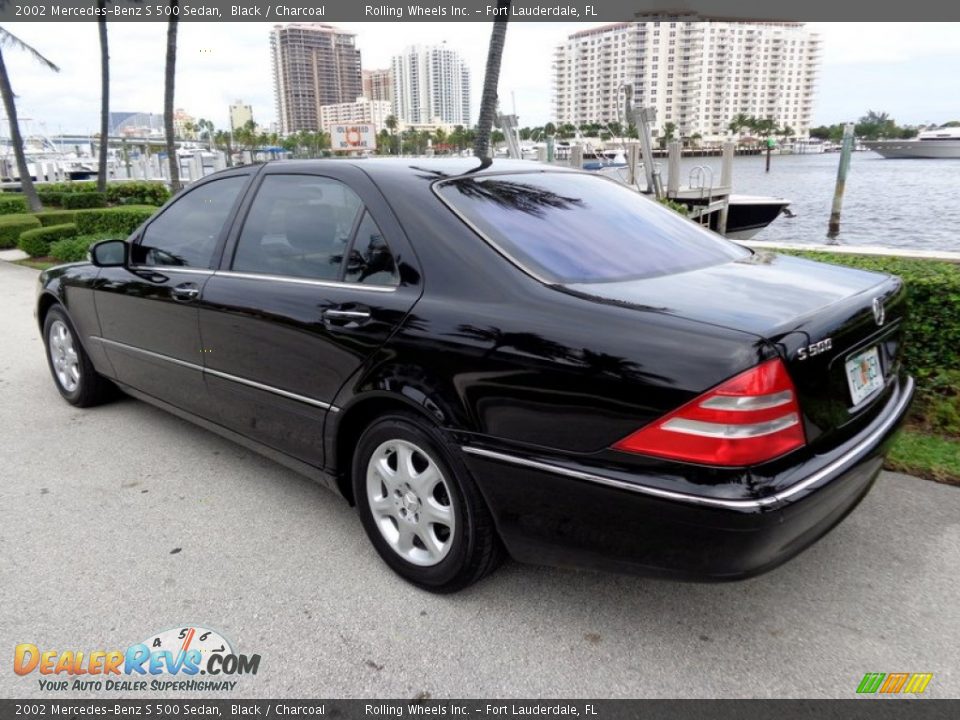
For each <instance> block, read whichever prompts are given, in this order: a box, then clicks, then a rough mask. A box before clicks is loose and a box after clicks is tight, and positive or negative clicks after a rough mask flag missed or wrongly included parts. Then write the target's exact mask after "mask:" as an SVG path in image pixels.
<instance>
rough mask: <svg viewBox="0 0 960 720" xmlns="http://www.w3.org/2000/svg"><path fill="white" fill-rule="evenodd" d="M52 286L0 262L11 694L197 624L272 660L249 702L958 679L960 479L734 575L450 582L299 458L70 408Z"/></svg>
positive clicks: (915, 490) (1, 607) (545, 575)
mask: <svg viewBox="0 0 960 720" xmlns="http://www.w3.org/2000/svg"><path fill="white" fill-rule="evenodd" d="M35 282H36V273H34V272H32V271H30V270H26V269H23V268H20V267H16V266H11V265H7V264H5V263H0V432H2V442H3V445H2V448H0V473H2V479H0V658H2V660H0V697H13V696H28V695H39V694H42V693H41V691H40V690H39V688H38V684H37V680H36V678H37V674H36V673H34V674H33V675H32V676H30V677H28V678H20V677H16V676H14V674H13V672H12V671H11V664H10V663H11V659H12V655H13V648H14V645H15V644H17V643H22V642H32V643H35V644H37V645H39V646H43V647H46V648H52V649H57V650H61V651H62V650H67V649H85V650H93V649H111V648H125V647H127V646H128V645H129V644H132V643H135V642H139V641H141V640H143V639H144V638H146V637H147V636H148V635H151V634H152V633H154V632H156V631H159V630H163V629H166V628H170V627H175V626H180V625H182V624H185V623H196V624H205V625H207V626H210V627H213V628H216V629H218V630H220V631H222V632H223V633H224V635H226V636H227V637H228V638H230V639H232V641H233V642H234V645H235V647H236V648H237V649H238V650H239V651H241V652H245V653H259V654H260V655H261V656H262V664H261V668H260V672H259V674H257V675H256V676H255V677H246V678H243V679H242V680H241V681H240V683H239V684H238V686H237V689H236V691H235V692H234V696H238V697H257V696H306V697H324V696H327V697H341V696H347V697H353V696H386V697H413V696H416V695H418V694H421V693H430V694H431V695H432V696H433V697H443V696H452V695H459V696H467V697H470V696H526V697H531V696H590V697H609V696H615V697H643V696H657V697H678V696H680V697H686V696H694V697H714V696H720V697H743V696H761V697H773V696H789V697H851V696H852V695H853V691H854V689H855V688H856V685H857V683H858V682H859V680H860V678H861V677H862V676H863V674H864V673H865V672H867V671H878V672H894V671H907V672H911V671H918V672H919V671H927V672H933V673H935V676H934V679H933V682H932V683H931V685H930V687H929V689H928V691H927V692H928V694H930V695H935V696H938V697H945V696H950V697H957V696H960V674H958V671H957V668H958V661H960V643H958V640H960V612H958V606H960V603H958V598H960V490H958V489H956V488H950V487H944V486H941V485H935V484H933V483H929V482H925V481H921V480H915V479H912V478H909V477H904V476H898V475H892V474H887V475H885V476H883V477H882V478H881V479H880V480H879V482H878V484H877V486H876V488H875V489H874V491H873V492H872V494H871V495H870V496H869V497H868V498H867V499H866V500H865V501H864V503H863V504H862V505H861V506H860V507H859V508H858V509H857V510H856V511H855V512H854V513H853V514H852V515H851V516H850V517H849V518H848V519H847V520H846V521H845V522H844V523H843V524H842V525H841V526H840V527H839V528H838V529H837V530H835V531H834V532H833V533H832V534H830V535H829V536H828V537H827V538H825V539H824V540H823V541H821V542H820V543H818V544H817V545H816V546H814V547H813V548H811V549H810V550H808V551H807V552H806V553H804V554H803V555H801V556H800V557H799V558H797V559H795V560H794V561H792V562H790V563H788V564H787V565H786V566H785V567H782V568H780V569H778V570H776V571H774V572H772V573H769V574H768V575H765V576H763V577H760V578H756V579H754V580H749V581H746V582H742V583H738V584H730V585H692V584H681V583H673V582H664V581H653V580H646V579H642V578H633V577H621V576H616V575H606V574H595V573H589V572H569V571H561V570H554V569H548V568H539V567H530V566H523V565H519V564H516V563H508V564H507V565H505V566H504V567H502V568H501V569H500V570H499V571H498V572H497V573H496V574H495V575H494V576H492V577H491V578H489V579H488V580H486V581H484V582H483V583H481V584H480V585H479V586H476V587H474V588H471V589H470V590H468V591H465V592H462V593H460V594H458V595H454V596H451V597H435V596H432V595H430V594H427V593H424V592H421V591H419V590H416V589H414V588H412V587H410V586H409V585H406V584H405V583H403V582H402V581H401V580H399V579H398V578H397V577H395V576H394V575H393V574H392V573H391V572H390V571H389V570H387V569H386V567H385V566H384V565H383V564H382V563H381V562H380V560H379V558H378V557H377V556H376V554H375V553H374V551H373V549H372V548H371V547H370V545H369V544H368V543H367V540H366V537H365V536H364V534H363V531H362V529H361V527H360V524H359V522H358V521H357V518H356V516H355V514H354V511H353V510H352V509H351V508H349V507H348V506H347V505H346V504H345V503H344V502H342V501H341V500H339V499H338V498H336V497H335V496H334V495H332V494H331V493H330V492H328V491H326V490H324V489H322V488H320V487H319V486H315V485H313V484H311V483H310V482H309V481H307V480H304V479H302V478H301V477H300V476H298V475H296V474H294V473H292V472H290V471H288V470H286V469H284V468H282V467H280V466H278V465H275V464H273V463H272V462H269V461H267V460H264V459H261V458H260V457H258V456H257V455H254V454H251V453H249V452H247V451H246V450H244V449H242V448H240V447H238V446H236V445H234V444H232V443H229V442H227V441H224V440H221V439H219V438H218V437H216V436H214V435H212V434H210V433H208V432H205V431H203V430H199V429H197V428H195V427H194V426H192V425H190V424H189V423H186V422H184V421H182V420H179V419H177V418H175V417H172V416H170V415H168V414H165V413H163V412H161V411H159V410H155V409H153V408H152V407H150V406H147V405H145V404H143V403H140V402H136V401H134V400H129V399H127V400H121V401H119V402H116V403H114V404H111V405H107V406H103V407H100V408H96V409H93V410H86V411H85V410H77V409H74V408H72V407H71V406H69V405H67V404H66V403H65V402H63V401H62V400H61V399H60V397H59V395H58V394H57V392H56V390H55V389H54V386H53V383H52V381H51V379H50V377H49V373H48V371H47V366H46V363H45V362H44V356H43V351H42V345H41V341H40V338H39V334H38V332H37V329H36V327H35V326H34V322H33V318H32V300H33V292H34V285H35ZM175 550H178V551H177V552H174V551H175ZM121 695H122V694H121ZM84 696H91V697H92V696H96V694H91V695H84Z"/></svg>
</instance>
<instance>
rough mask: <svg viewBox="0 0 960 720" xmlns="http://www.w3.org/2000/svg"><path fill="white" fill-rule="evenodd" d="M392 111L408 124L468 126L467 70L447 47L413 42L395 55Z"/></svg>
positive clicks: (461, 59)
mask: <svg viewBox="0 0 960 720" xmlns="http://www.w3.org/2000/svg"><path fill="white" fill-rule="evenodd" d="M390 69H391V70H392V75H393V98H392V100H393V114H394V115H396V117H397V119H398V120H399V121H401V122H404V123H410V124H415V125H417V124H424V123H428V124H438V123H439V124H444V125H465V126H469V125H470V69H469V68H468V67H467V65H466V63H465V62H464V60H463V57H462V56H461V55H460V53H459V52H457V51H456V50H454V49H452V48H450V47H448V46H447V44H446V43H443V44H440V45H414V46H411V47H408V48H406V49H405V50H404V51H403V53H401V54H400V55H395V56H394V57H393V61H392V63H391V68H390Z"/></svg>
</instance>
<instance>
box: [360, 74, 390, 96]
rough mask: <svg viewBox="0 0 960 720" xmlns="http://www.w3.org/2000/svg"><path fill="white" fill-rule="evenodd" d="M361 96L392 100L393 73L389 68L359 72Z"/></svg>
mask: <svg viewBox="0 0 960 720" xmlns="http://www.w3.org/2000/svg"><path fill="white" fill-rule="evenodd" d="M361 81H362V83H363V96H364V97H365V98H367V99H368V100H386V101H387V102H393V73H391V72H390V68H386V69H383V70H364V71H362V73H361Z"/></svg>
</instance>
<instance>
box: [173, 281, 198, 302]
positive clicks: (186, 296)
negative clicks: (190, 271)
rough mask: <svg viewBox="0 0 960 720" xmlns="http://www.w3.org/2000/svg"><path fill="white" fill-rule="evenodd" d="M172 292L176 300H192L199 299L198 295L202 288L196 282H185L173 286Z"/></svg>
mask: <svg viewBox="0 0 960 720" xmlns="http://www.w3.org/2000/svg"><path fill="white" fill-rule="evenodd" d="M170 294H171V295H172V296H173V299H174V300H179V301H181V302H190V301H191V300H196V299H197V295H199V294H200V288H198V287H197V286H196V285H195V284H194V283H183V284H182V285H177V286H176V287H174V288H171V289H170Z"/></svg>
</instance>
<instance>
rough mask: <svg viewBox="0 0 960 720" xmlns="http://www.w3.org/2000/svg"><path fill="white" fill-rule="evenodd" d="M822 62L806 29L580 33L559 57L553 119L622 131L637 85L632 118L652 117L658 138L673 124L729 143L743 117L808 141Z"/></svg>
mask: <svg viewBox="0 0 960 720" xmlns="http://www.w3.org/2000/svg"><path fill="white" fill-rule="evenodd" d="M819 59H820V40H819V37H818V36H817V34H816V33H814V32H811V31H810V30H807V29H806V28H805V27H804V25H803V23H784V22H780V23H774V22H685V21H683V20H682V19H679V18H678V19H675V20H672V21H663V20H660V21H650V22H630V23H615V24H612V25H606V26H603V27H598V28H594V29H591V30H583V31H581V32H577V33H574V34H573V35H570V36H569V37H568V38H567V40H566V41H565V42H564V43H562V44H561V45H558V46H557V47H556V49H555V50H554V57H553V102H554V112H555V117H556V118H557V120H558V121H559V122H561V123H572V124H574V125H580V124H582V123H593V122H598V123H606V122H613V121H621V122H622V121H623V118H624V115H623V103H624V100H623V98H624V93H623V90H622V87H623V85H625V84H630V85H632V86H633V88H634V94H633V106H634V108H637V107H640V106H645V107H655V108H656V111H657V121H656V127H657V129H660V128H663V126H664V124H665V123H667V122H672V123H674V124H675V125H676V127H677V128H678V131H679V134H680V135H682V136H684V137H689V136H690V135H693V134H695V133H699V134H700V135H701V136H702V137H703V138H704V139H706V140H712V139H719V138H722V137H724V136H726V135H728V134H729V130H728V129H727V126H728V125H729V124H730V121H731V120H732V119H733V118H734V117H735V116H736V115H737V114H739V113H743V114H745V115H748V116H753V117H757V118H772V119H773V120H774V121H775V122H776V123H777V125H778V126H781V127H782V126H784V125H788V126H790V127H791V128H793V129H794V131H795V134H797V135H806V134H807V131H808V129H809V127H810V121H811V117H812V111H813V98H814V91H815V85H816V77H817V70H818V64H819Z"/></svg>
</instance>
